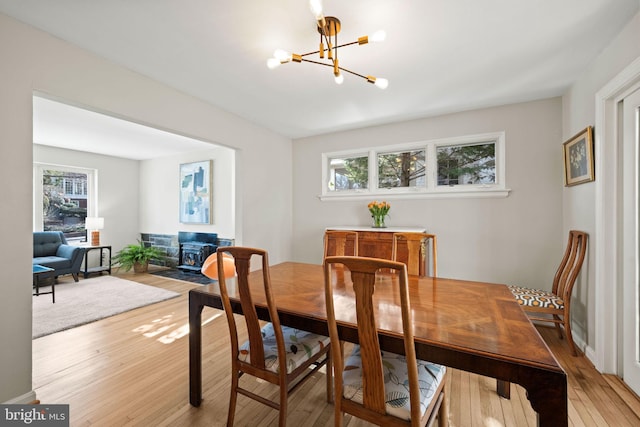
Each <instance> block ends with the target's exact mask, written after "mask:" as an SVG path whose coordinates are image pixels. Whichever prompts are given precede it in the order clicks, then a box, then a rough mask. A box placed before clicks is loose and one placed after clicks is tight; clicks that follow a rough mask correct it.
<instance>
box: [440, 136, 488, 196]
mask: <svg viewBox="0 0 640 427" xmlns="http://www.w3.org/2000/svg"><path fill="white" fill-rule="evenodd" d="M436 155H437V157H438V185H449V186H452V185H474V184H495V183H496V144H495V143H494V142H486V143H482V144H469V145H444V146H437V147H436Z"/></svg>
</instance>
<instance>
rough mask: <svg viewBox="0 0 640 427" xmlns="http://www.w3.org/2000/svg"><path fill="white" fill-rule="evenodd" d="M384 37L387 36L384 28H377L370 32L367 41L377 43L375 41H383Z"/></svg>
mask: <svg viewBox="0 0 640 427" xmlns="http://www.w3.org/2000/svg"><path fill="white" fill-rule="evenodd" d="M386 38H387V33H386V32H385V31H384V30H379V31H376V32H375V33H373V34H371V36H370V37H369V41H370V42H372V43H377V42H382V41H384V40H385V39H386Z"/></svg>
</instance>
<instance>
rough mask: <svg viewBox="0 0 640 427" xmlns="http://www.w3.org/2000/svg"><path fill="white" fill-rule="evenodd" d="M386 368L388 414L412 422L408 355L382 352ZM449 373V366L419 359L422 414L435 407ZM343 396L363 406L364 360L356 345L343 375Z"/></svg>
mask: <svg viewBox="0 0 640 427" xmlns="http://www.w3.org/2000/svg"><path fill="white" fill-rule="evenodd" d="M382 365H383V367H384V391H385V400H386V408H387V413H388V414H390V415H393V416H395V417H398V418H401V419H404V420H409V419H411V408H410V400H409V379H408V377H407V363H406V359H405V357H404V356H401V355H398V354H394V353H389V352H386V351H383V352H382ZM445 372H446V367H444V366H442V365H436V364H435V363H430V362H424V361H422V360H418V381H419V383H420V402H421V403H420V414H421V416H422V415H424V413H425V411H426V410H427V408H428V407H429V405H430V404H431V400H433V398H434V395H435V392H436V390H437V389H438V386H439V385H440V382H441V381H442V377H443V376H444V374H445ZM342 375H343V383H344V387H343V396H344V397H345V398H346V399H349V400H352V401H354V402H357V403H360V404H362V392H363V391H362V359H361V357H360V347H359V346H355V348H354V350H353V352H352V353H351V355H350V356H349V358H348V359H347V360H346V362H345V366H344V372H343V374H342Z"/></svg>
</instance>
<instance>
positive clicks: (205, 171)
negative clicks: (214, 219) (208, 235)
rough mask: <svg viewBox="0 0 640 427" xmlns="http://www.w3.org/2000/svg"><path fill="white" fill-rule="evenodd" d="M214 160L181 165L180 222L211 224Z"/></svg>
mask: <svg viewBox="0 0 640 427" xmlns="http://www.w3.org/2000/svg"><path fill="white" fill-rule="evenodd" d="M212 172H213V161H212V160H205V161H202V162H193V163H183V164H181V165H180V222H181V223H185V224H186V223H191V224H211V212H212V211H213V203H212V202H213V194H212V188H213V179H212Z"/></svg>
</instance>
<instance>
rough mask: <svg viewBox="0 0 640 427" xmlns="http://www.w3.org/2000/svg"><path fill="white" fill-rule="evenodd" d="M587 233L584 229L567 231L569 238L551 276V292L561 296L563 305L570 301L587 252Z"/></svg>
mask: <svg viewBox="0 0 640 427" xmlns="http://www.w3.org/2000/svg"><path fill="white" fill-rule="evenodd" d="M587 239H588V235H587V233H585V232H584V231H578V230H571V231H569V240H568V242H567V247H566V249H565V251H564V256H563V257H562V261H561V262H560V265H559V266H558V270H556V274H555V276H554V277H553V288H552V292H553V293H554V294H556V295H557V296H559V297H560V298H562V299H563V300H564V302H565V305H569V304H570V303H571V293H572V292H573V286H574V285H575V284H576V279H577V278H578V275H579V274H580V270H581V269H582V264H583V262H584V258H585V255H586V252H587Z"/></svg>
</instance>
